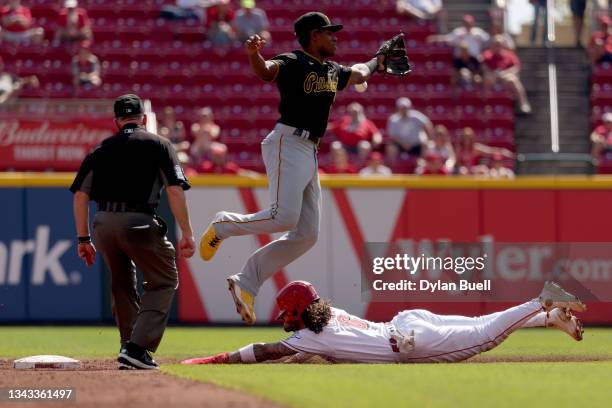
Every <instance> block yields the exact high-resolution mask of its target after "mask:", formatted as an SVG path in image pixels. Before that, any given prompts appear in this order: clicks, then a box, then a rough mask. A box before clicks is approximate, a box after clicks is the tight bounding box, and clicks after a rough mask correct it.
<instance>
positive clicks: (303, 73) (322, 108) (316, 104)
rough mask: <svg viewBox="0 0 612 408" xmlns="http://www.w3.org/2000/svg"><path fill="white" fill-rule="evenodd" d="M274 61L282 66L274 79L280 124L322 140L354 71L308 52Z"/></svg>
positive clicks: (285, 56) (286, 55)
mask: <svg viewBox="0 0 612 408" xmlns="http://www.w3.org/2000/svg"><path fill="white" fill-rule="evenodd" d="M272 61H274V63H276V64H277V65H278V73H277V75H276V78H274V81H275V82H276V86H277V87H278V90H279V92H280V96H281V100H280V103H279V105H278V110H279V113H280V119H279V120H278V121H279V122H280V123H284V124H285V125H288V126H292V127H296V128H298V129H305V130H308V131H309V132H310V135H311V136H314V137H316V138H320V137H322V136H323V134H324V133H325V130H326V129H327V120H328V118H329V111H330V108H331V105H332V103H333V102H334V99H335V98H336V92H337V91H341V90H343V89H345V88H346V87H347V85H348V82H349V78H350V76H351V68H350V67H346V66H343V65H340V64H338V63H336V62H334V61H321V60H319V59H317V58H316V57H314V56H312V55H310V54H308V53H307V52H305V51H293V52H289V53H286V54H281V55H278V56H276V57H274V58H272Z"/></svg>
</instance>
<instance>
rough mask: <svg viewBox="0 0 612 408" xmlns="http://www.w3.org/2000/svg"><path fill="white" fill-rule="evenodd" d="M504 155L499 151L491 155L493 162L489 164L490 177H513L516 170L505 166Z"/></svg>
mask: <svg viewBox="0 0 612 408" xmlns="http://www.w3.org/2000/svg"><path fill="white" fill-rule="evenodd" d="M503 160H504V156H503V155H502V154H501V153H499V152H494V153H493V154H492V155H491V163H490V164H489V173H488V175H489V177H491V178H497V179H502V178H503V179H512V178H514V171H512V169H509V168H507V167H505V166H504V161H503Z"/></svg>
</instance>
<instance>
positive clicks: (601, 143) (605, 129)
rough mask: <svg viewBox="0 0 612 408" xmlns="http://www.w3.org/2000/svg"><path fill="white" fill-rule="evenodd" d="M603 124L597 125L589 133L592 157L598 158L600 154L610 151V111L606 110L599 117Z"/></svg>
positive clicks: (611, 126) (611, 127)
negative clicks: (591, 143)
mask: <svg viewBox="0 0 612 408" xmlns="http://www.w3.org/2000/svg"><path fill="white" fill-rule="evenodd" d="M601 119H602V121H603V124H601V125H599V126H597V127H596V128H595V129H594V130H593V133H591V142H593V148H592V150H591V154H592V155H593V158H595V159H597V160H599V159H600V158H601V155H602V154H605V153H607V152H609V151H612V112H606V113H604V114H603V116H602V117H601Z"/></svg>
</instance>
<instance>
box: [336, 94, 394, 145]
mask: <svg viewBox="0 0 612 408" xmlns="http://www.w3.org/2000/svg"><path fill="white" fill-rule="evenodd" d="M329 130H331V131H332V132H333V133H334V135H335V136H336V139H337V140H338V141H340V142H341V143H342V145H343V146H344V148H345V149H346V150H347V151H348V152H349V153H353V154H356V153H357V152H358V147H359V142H362V141H363V142H366V146H367V145H370V150H371V147H372V146H373V147H376V146H378V145H380V143H381V142H382V135H381V134H380V131H379V130H378V128H377V127H376V125H375V124H374V122H372V121H371V120H369V119H368V118H367V117H366V115H365V113H364V110H363V106H362V105H361V104H360V103H358V102H352V103H351V104H349V105H348V107H347V109H346V115H344V116H342V117H341V118H339V119H337V120H336V121H334V122H332V123H331V124H330V127H329ZM361 147H362V149H363V148H364V144H361Z"/></svg>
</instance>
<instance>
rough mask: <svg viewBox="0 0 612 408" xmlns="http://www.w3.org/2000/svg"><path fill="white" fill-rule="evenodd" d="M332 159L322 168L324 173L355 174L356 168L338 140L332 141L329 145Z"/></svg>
mask: <svg viewBox="0 0 612 408" xmlns="http://www.w3.org/2000/svg"><path fill="white" fill-rule="evenodd" d="M330 154H331V158H332V161H331V163H330V164H329V165H327V166H325V167H324V168H323V171H324V172H325V173H330V174H355V173H357V169H356V168H355V166H353V165H352V164H351V163H350V162H349V155H348V153H347V151H346V149H345V148H344V146H343V145H342V143H340V142H339V141H337V140H336V141H334V142H332V144H331V145H330Z"/></svg>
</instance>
